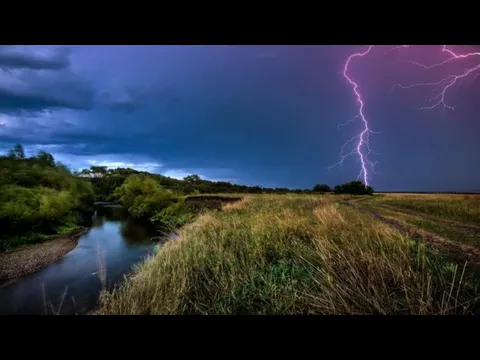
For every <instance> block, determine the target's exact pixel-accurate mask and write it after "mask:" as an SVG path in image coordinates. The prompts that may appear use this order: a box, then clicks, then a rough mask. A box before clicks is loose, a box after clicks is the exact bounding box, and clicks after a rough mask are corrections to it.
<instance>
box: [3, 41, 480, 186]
mask: <svg viewBox="0 0 480 360" xmlns="http://www.w3.org/2000/svg"><path fill="white" fill-rule="evenodd" d="M359 48H361V47H358V48H357V47H355V48H348V47H342V46H338V47H329V46H323V47H318V46H298V47H287V46H285V47H262V46H255V47H253V46H252V47H247V46H245V47H243V46H236V47H222V46H214V47H203V46H192V47H190V46H179V47H168V46H162V47H155V46H150V47H142V46H139V47H126V46H125V47H107V46H105V47H104V46H102V47H99V46H96V47H93V46H92V47H87V46H85V47H76V48H75V50H74V51H72V53H71V55H70V60H71V65H70V66H69V67H67V68H63V69H60V70H55V71H43V70H36V71H33V70H32V69H29V68H23V69H10V72H9V73H5V72H0V89H1V91H0V116H1V112H7V110H8V112H9V114H10V113H11V112H14V109H20V110H19V112H18V114H15V116H11V117H10V118H9V117H4V118H2V117H0V124H1V126H0V141H3V142H5V143H8V144H14V143H16V142H21V143H25V144H29V145H31V146H35V145H42V146H47V147H48V146H53V147H52V153H55V152H58V153H59V154H61V156H63V157H62V161H64V160H63V159H65V161H66V162H69V163H70V164H71V165H72V166H73V167H77V166H83V165H84V164H88V161H89V160H91V161H95V162H96V163H102V161H104V162H109V163H112V164H113V163H118V162H124V163H129V164H130V163H137V164H144V165H145V164H153V163H158V164H163V166H162V167H157V168H155V169H156V170H155V171H160V172H165V173H172V174H178V175H183V174H186V173H189V172H194V171H198V173H201V174H203V175H205V176H207V177H211V178H225V179H227V178H229V179H238V181H239V182H241V183H246V184H252V185H253V184H260V185H266V186H281V187H284V186H287V187H312V186H313V185H314V184H315V183H319V182H321V183H328V184H330V185H334V184H337V183H340V182H343V181H349V180H352V179H354V178H356V176H357V174H358V170H359V163H358V161H357V160H358V159H356V158H355V157H350V158H348V159H347V160H346V161H345V164H344V166H343V167H338V168H335V169H334V170H332V171H331V172H330V173H329V172H328V167H329V166H330V165H332V164H333V163H335V162H336V161H337V154H338V152H339V151H340V149H341V147H342V145H343V143H344V142H345V141H346V140H348V139H350V138H351V137H353V136H354V135H355V134H356V133H357V131H358V130H359V128H360V127H361V124H360V123H359V122H358V121H354V122H351V123H350V124H349V125H348V126H345V127H341V128H340V129H338V128H337V126H338V125H339V124H341V123H345V122H346V121H347V120H349V119H351V118H353V117H354V116H355V114H356V111H357V107H356V103H355V99H354V94H353V93H352V89H351V87H349V85H348V83H347V82H346V81H345V79H344V78H343V77H342V75H341V70H342V66H343V64H344V61H345V59H346V58H347V57H348V55H349V54H350V53H351V52H353V51H356V50H357V49H359ZM418 50H419V52H422V51H424V50H425V49H423V48H422V49H418ZM437 50H438V49H437ZM459 51H460V50H459ZM439 52H441V47H440V50H438V51H436V52H434V53H433V54H432V56H431V59H427V60H430V61H429V63H432V62H434V61H438V56H439ZM392 54H394V53H392ZM395 54H396V53H395ZM400 55H401V56H407V57H409V56H410V55H416V53H414V52H412V51H411V52H410V53H407V52H400V53H398V56H400ZM419 55H421V54H419ZM427 55H428V54H427ZM441 55H442V54H441V53H440V56H441ZM443 55H444V54H443ZM415 59H417V57H415ZM396 60H397V58H392V57H391V56H390V57H389V56H384V55H383V51H382V49H378V51H376V52H374V53H372V57H371V58H370V59H365V61H358V62H356V63H355V66H352V69H351V71H352V75H353V76H355V80H357V81H358V82H359V84H360V86H359V90H360V91H361V92H362V95H364V100H365V109H364V110H365V114H366V116H367V117H368V119H369V121H370V125H371V127H372V130H373V131H376V132H379V134H375V135H374V136H372V143H371V145H372V147H373V150H374V151H375V153H374V154H373V153H372V160H379V164H378V165H377V167H376V171H377V174H374V175H373V181H372V185H373V186H374V187H375V188H377V189H381V190H382V189H383V190H462V188H463V189H466V188H467V187H469V186H470V187H471V186H472V184H475V183H478V182H479V181H480V172H479V171H478V167H477V168H475V167H472V165H471V164H476V162H475V161H476V156H477V154H478V152H479V150H480V149H479V145H480V143H479V142H478V139H477V138H476V134H478V132H479V131H480V122H478V121H476V120H477V117H476V112H475V108H476V106H477V105H476V104H477V103H475V99H476V97H478V93H475V92H474V90H475V89H476V88H477V87H478V82H477V83H472V84H471V85H469V86H470V87H469V88H468V89H467V87H465V88H464V89H465V90H464V92H461V91H463V90H462V89H455V90H453V89H452V92H451V94H449V99H451V100H452V101H453V102H455V104H456V105H458V109H456V110H455V111H454V112H448V111H447V112H445V113H443V112H442V111H441V110H439V111H432V112H420V111H417V110H416V106H417V104H416V103H415V102H414V100H415V98H416V95H417V94H416V93H414V92H413V91H397V92H395V93H393V94H391V93H389V90H390V88H391V85H392V84H393V83H397V82H398V81H400V82H402V83H410V82H411V81H415V80H418V79H417V78H416V77H415V76H416V74H413V73H411V68H412V66H411V64H410V65H408V64H407V65H408V66H406V65H405V64H404V63H405V62H403V63H402V64H404V65H405V66H404V67H403V68H400V65H401V64H400V63H399V62H398V61H397V62H395V61H396ZM420 60H421V58H419V61H420ZM399 64H400V65H399ZM422 73H423V72H422ZM414 75H415V76H414ZM430 75H431V74H430V73H429V74H425V76H430ZM433 75H435V74H433ZM435 76H436V75H435ZM426 80H430V81H431V79H426ZM467 85H468V84H467ZM424 90H425V89H418V92H422V91H423V93H422V94H420V93H419V94H418V95H419V96H418V97H419V99H417V101H418V102H420V101H423V98H426V99H425V101H426V102H428V99H429V93H428V89H427V91H426V92H425V91H424ZM420 95H422V97H420ZM8 96H9V97H8ZM475 96H476V97H475ZM2 99H3V100H2ZM423 104H424V103H422V105H423ZM2 107H3V110H2ZM52 108H56V109H57V110H48V111H44V112H45V113H50V115H48V116H46V115H45V116H43V115H42V114H40V115H38V116H33V117H32V113H31V112H32V111H33V112H35V111H36V112H38V111H39V110H42V109H52ZM21 109H23V110H21ZM70 109H90V110H91V111H89V112H78V111H74V110H70ZM112 110H115V112H114V111H112ZM22 111H23V112H22ZM10 115H11V114H10ZM53 150H55V151H53ZM69 159H70V160H69ZM477 162H478V161H477ZM79 164H80V165H79ZM145 166H147V165H145ZM222 169H227V170H222Z"/></svg>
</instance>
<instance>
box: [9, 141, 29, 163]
mask: <svg viewBox="0 0 480 360" xmlns="http://www.w3.org/2000/svg"><path fill="white" fill-rule="evenodd" d="M8 156H9V157H11V158H14V159H25V151H24V150H23V146H22V145H21V144H17V145H15V146H14V147H13V149H11V150H10V151H9V152H8Z"/></svg>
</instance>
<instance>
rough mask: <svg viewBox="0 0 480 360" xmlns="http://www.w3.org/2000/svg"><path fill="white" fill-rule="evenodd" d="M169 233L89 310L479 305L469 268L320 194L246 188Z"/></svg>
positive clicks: (368, 310)
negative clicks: (248, 191) (248, 193)
mask: <svg viewBox="0 0 480 360" xmlns="http://www.w3.org/2000/svg"><path fill="white" fill-rule="evenodd" d="M359 229H361V230H359ZM179 235H180V237H179V239H178V240H176V241H169V242H167V243H166V244H165V245H163V246H162V247H161V248H160V249H159V250H158V251H157V252H156V254H155V255H154V256H152V257H150V258H149V259H147V260H146V261H145V262H144V263H143V264H142V265H140V266H139V267H137V268H136V270H135V271H134V273H133V274H132V275H130V276H129V277H128V278H127V280H126V282H124V283H123V285H122V286H120V287H119V288H117V289H116V290H115V291H113V292H110V293H106V294H104V296H102V304H101V306H100V308H99V309H97V311H96V312H95V313H96V314H142V315H148V314H184V315H185V314H471V313H478V311H479V305H480V304H479V301H478V299H479V295H480V293H479V288H478V287H477V285H478V279H477V278H474V277H472V276H473V274H470V273H469V272H468V271H464V269H462V268H459V267H458V266H456V265H455V264H454V263H450V262H448V261H446V260H445V259H444V258H443V257H441V256H439V255H438V254H437V253H435V252H431V251H430V250H429V248H427V247H425V246H423V245H422V244H419V243H416V242H415V241H413V239H411V238H410V237H408V236H406V235H404V234H402V233H401V232H399V231H398V230H397V229H395V228H392V227H390V226H388V224H384V223H382V222H379V221H377V220H376V219H373V218H371V217H370V216H368V215H366V214H363V213H362V212H359V211H357V210H355V209H351V208H349V207H347V206H344V205H343V204H341V203H340V202H338V201H337V200H336V198H333V197H330V196H290V195H284V196H268V195H260V196H252V197H248V198H245V199H244V200H242V201H240V202H237V203H235V204H229V205H226V206H225V207H224V208H223V211H219V212H208V213H206V214H202V215H200V217H199V218H198V219H197V221H196V222H194V223H191V224H188V225H187V226H184V227H183V228H181V229H180V230H179Z"/></svg>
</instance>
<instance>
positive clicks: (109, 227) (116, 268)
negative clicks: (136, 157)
mask: <svg viewBox="0 0 480 360" xmlns="http://www.w3.org/2000/svg"><path fill="white" fill-rule="evenodd" d="M92 222H93V224H92V227H91V229H90V231H89V232H88V233H86V234H84V235H82V236H81V237H80V238H79V241H78V245H77V247H76V248H75V249H73V250H72V251H70V252H69V253H68V254H67V255H65V256H64V257H63V258H62V259H61V260H59V261H57V262H55V263H52V264H50V265H49V266H47V267H45V268H43V269H41V270H39V271H37V272H35V273H33V274H30V275H27V276H24V277H21V278H19V279H17V280H15V281H13V282H11V283H4V284H0V314H39V315H40V314H85V313H86V312H88V311H90V310H92V309H93V308H94V307H95V306H96V305H97V302H98V298H99V294H100V291H101V289H102V287H103V286H105V287H107V288H108V289H111V288H112V287H113V286H114V285H115V284H118V282H119V281H121V280H123V277H124V275H125V274H126V273H128V272H130V271H131V269H132V266H133V265H134V264H136V263H139V262H141V261H142V260H143V259H144V258H145V257H146V256H147V255H149V254H151V253H152V252H153V250H154V247H155V243H154V242H153V241H151V240H150V238H151V237H152V236H155V235H158V234H155V232H154V231H153V229H152V228H150V227H149V226H148V225H146V224H142V223H140V222H138V221H136V220H134V219H133V218H132V217H130V216H129V215H128V213H127V212H126V211H125V210H124V209H123V208H121V207H120V206H115V205H102V206H99V207H97V209H96V212H95V215H94V216H93V219H92ZM103 284H105V285H103Z"/></svg>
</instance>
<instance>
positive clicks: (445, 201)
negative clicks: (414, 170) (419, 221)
mask: <svg viewBox="0 0 480 360" xmlns="http://www.w3.org/2000/svg"><path fill="white" fill-rule="evenodd" d="M374 200H375V201H377V202H378V203H379V204H385V205H389V206H393V207H397V208H400V209H406V210H412V211H416V212H418V213H421V214H426V215H432V216H438V217H440V218H444V219H449V220H456V221H461V222H465V223H469V224H476V225H480V195H443V194H438V195H437V194H388V195H386V196H375V197H374Z"/></svg>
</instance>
